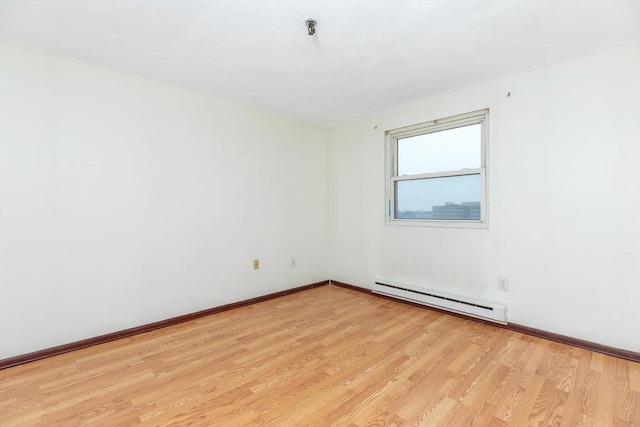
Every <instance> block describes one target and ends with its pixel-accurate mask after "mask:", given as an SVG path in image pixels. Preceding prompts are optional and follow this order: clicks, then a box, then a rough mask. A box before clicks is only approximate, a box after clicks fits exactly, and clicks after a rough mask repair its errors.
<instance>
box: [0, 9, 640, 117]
mask: <svg viewBox="0 0 640 427" xmlns="http://www.w3.org/2000/svg"><path fill="white" fill-rule="evenodd" d="M307 18H314V19H316V20H317V22H318V24H317V34H316V35H315V36H313V37H310V36H308V35H307V29H306V26H305V20H306V19H307ZM0 36H1V37H2V38H5V39H9V40H13V41H18V42H22V43H27V44H31V45H35V46H39V47H42V48H45V49H49V50H53V51H56V52H60V53H63V54H67V55H71V56H74V57H78V58H82V59H85V60H89V61H94V62H98V63H102V64H105V65H108V66H111V67H115V68H118V69H121V70H126V71H130V72H134V73H138V74H142V75H146V76H149V77H152V78H155V79H158V80H163V81H167V82H171V83H174V84H178V85H181V86H185V87H188V88H191V89H195V90H198V91H202V92H206V93H209V94H212V95H216V96H220V97H223V98H227V99H231V100H234V101H237V102H241V103H244V104H249V105H253V106H257V107H261V108H265V109H268V110H271V111H274V112H278V113H281V114H285V115H287V116H291V117H295V118H299V119H302V120H305V121H309V122H312V123H317V124H321V125H327V126H333V125H338V124H343V123H347V122H350V121H354V120H356V119H358V118H361V117H364V116H367V115H371V114H373V113H376V112H379V111H383V110H388V109H392V108H396V107H398V106H400V105H403V104H408V103H411V102H415V101H417V100H420V99H423V98H426V97H429V96H432V95H435V94H439V93H443V92H450V91H454V90H457V89H460V88H462V87H468V86H473V85H477V84H481V83H484V82H488V81H492V80H496V79H500V78H503V77H506V76H510V75H514V74H517V73H520V72H523V71H528V70H531V69H534V68H538V67H541V66H545V65H549V64H553V63H557V62H560V61H563V60H566V59H570V58H574V57H579V56H582V55H585V54H588V53H591V52H595V51H598V50H602V49H606V48H609V47H613V46H616V45H620V44H623V43H628V42H631V41H635V40H639V39H640V1H615V0H608V1H347V0H343V1H284V0H281V1H269V0H245V1H212V0H181V1H180V0H156V1H153V0H92V1H81V0H71V1H53V0H30V1H26V0H0Z"/></svg>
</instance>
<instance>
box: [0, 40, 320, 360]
mask: <svg viewBox="0 0 640 427" xmlns="http://www.w3.org/2000/svg"><path fill="white" fill-rule="evenodd" d="M0 67H1V68H0V79H1V80H0V99H1V101H0V111H1V115H0V135H1V137H2V139H1V145H0V150H1V151H0V158H1V171H2V175H1V176H0V185H1V187H0V190H1V209H0V227H1V228H0V232H1V236H2V239H1V242H0V263H1V264H0V358H4V357H9V356H13V355H17V354H23V353H27V352H31V351H35V350H39V349H42V348H47V347H51V346H55V345H59V344H65V343H69V342H72V341H76V340H80V339H84V338H88V337H93V336H97V335H100V334H104V333H108V332H113V331H117V330H121V329H125V328H129V327H133V326H137V325H141V324H145V323H149V322H153V321H157V320H162V319H166V318H169V317H173V316H177V315H181V314H185V313H189V312H193V311H196V310H201V309H205V308H209V307H213V306H218V305H221V304H225V303H229V302H233V301H238V300H243V299H247V298H251V297H256V296H260V295H264V294H268V293H271V292H276V291H280V290H284V289H288V288H292V287H295V286H299V285H303V284H307V283H312V282H317V281H320V280H326V279H327V272H328V235H329V232H328V210H327V205H328V197H329V196H328V188H329V176H328V153H329V151H328V148H329V147H328V142H329V137H330V132H329V130H327V129H323V128H320V127H315V126H311V125H306V124H302V123H300V122H296V121H292V120H288V119H285V118H282V117H278V116H275V115H271V114H267V113H265V112H260V111H258V110H255V109H252V108H249V107H244V106H240V105H237V104H233V103H230V102H227V101H224V100H220V99H216V98H213V97H210V96H206V95H203V94H198V93H196V92H191V91H187V90H184V89H181V88H177V87H174V86H171V85H167V84H164V83H160V82H157V81H154V80H150V79H147V78H144V77H140V76H135V75H131V74H127V73H123V72H119V71H116V70H113V69H109V68H106V67H102V66H99V65H95V64H91V63H87V62H83V61H79V60H75V59H71V58H68V57H64V56H60V55H56V54H53V53H48V52H45V51H41V50H38V49H34V48H30V47H25V46H21V45H16V44H12V43H2V45H1V46H0ZM292 256H294V257H296V258H297V266H296V267H295V268H291V267H290V266H289V264H290V259H291V257H292ZM254 258H259V259H260V262H261V268H260V270H257V271H254V270H253V269H252V260H253V259H254Z"/></svg>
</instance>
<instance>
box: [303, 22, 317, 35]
mask: <svg viewBox="0 0 640 427" xmlns="http://www.w3.org/2000/svg"><path fill="white" fill-rule="evenodd" d="M305 23H306V24H307V31H308V33H309V35H310V36H312V35H314V34H315V33H316V24H317V22H316V20H315V19H307V20H306V21H305Z"/></svg>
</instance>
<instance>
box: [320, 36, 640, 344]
mask: <svg viewBox="0 0 640 427" xmlns="http://www.w3.org/2000/svg"><path fill="white" fill-rule="evenodd" d="M639 76H640V45H639V44H637V43H634V44H631V45H626V46H622V47H619V48H616V49H611V50H608V51H604V52H601V53H599V54H596V55H592V56H589V57H584V58H580V59H576V60H572V61H569V62H566V63H563V64H559V65H556V66H552V67H548V68H544V69H539V70H536V71H533V72H529V73H526V74H522V75H518V76H516V77H513V78H509V79H506V80H501V81H498V82H495V83H492V84H489V85H485V86H482V87H478V88H474V89H469V90H464V91H461V92H458V93H454V94H449V95H447V96H442V97H439V98H435V99H430V100H427V101H425V102H423V103H420V104H417V105H412V106H410V107H407V108H405V109H402V110H399V111H395V112H392V113H388V114H383V115H380V116H379V117H376V118H372V119H367V120H363V121H361V122H359V123H357V124H355V125H352V126H346V127H341V128H338V129H334V130H333V135H332V148H331V162H332V184H331V185H332V207H331V210H332V217H331V218H332V219H331V221H332V227H331V228H332V229H331V254H332V259H331V266H332V278H333V279H334V280H338V281H343V282H347V283H351V284H354V285H357V286H361V287H366V288H368V287H369V286H370V284H371V278H373V277H381V278H386V279H388V280H393V281H396V282H402V283H407V284H411V285H417V286H422V287H425V288H430V289H439V290H443V291H447V292H450V293H454V294H459V295H466V296H470V297H476V298H480V299H485V300H489V301H495V302H502V303H504V304H506V305H507V306H508V314H509V319H510V321H511V322H513V323H518V324H521V325H526V326H530V327H534V328H539V329H543V330H547V331H551V332H556V333H560V334H564V335H568V336H572V337H575V338H580V339H585V340H589V341H592V342H596V343H600V344H604V345H609V346H613V347H617V348H623V349H628V350H632V351H636V352H637V351H640V78H639ZM508 92H511V97H507V93H508ZM487 107H488V108H490V110H491V118H490V141H489V203H490V204H489V216H490V218H489V221H490V224H489V229H488V230H476V229H434V228H427V227H400V226H388V225H385V223H384V210H385V209H384V207H385V202H384V197H385V196H384V161H385V160H384V131H385V130H388V129H393V128H398V127H401V126H406V125H411V124H415V123H420V122H424V121H428V120H432V119H438V118H443V117H447V116H451V115H454V114H459V113H465V112H469V111H474V110H479V109H482V108H487ZM375 126H377V129H376V128H375ZM499 276H506V277H508V278H509V280H510V289H509V291H508V292H501V291H498V289H497V288H498V277H499Z"/></svg>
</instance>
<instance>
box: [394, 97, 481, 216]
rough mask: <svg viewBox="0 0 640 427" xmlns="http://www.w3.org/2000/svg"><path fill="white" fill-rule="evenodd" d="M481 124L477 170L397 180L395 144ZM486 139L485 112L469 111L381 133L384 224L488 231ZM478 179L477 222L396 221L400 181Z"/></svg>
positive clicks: (407, 177) (396, 151)
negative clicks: (383, 167)
mask: <svg viewBox="0 0 640 427" xmlns="http://www.w3.org/2000/svg"><path fill="white" fill-rule="evenodd" d="M474 124H481V133H480V167H479V168H474V169H459V170H453V171H442V172H433V173H424V174H415V175H402V176H398V175H397V173H396V171H397V169H398V164H397V162H398V159H397V153H398V150H397V147H398V140H399V139H402V138H409V137H412V136H419V135H426V134H429V133H434V132H440V131H444V130H449V129H455V128H459V127H464V126H469V125H474ZM488 136H489V109H488V108H487V109H483V110H478V111H473V112H470V113H465V114H459V115H455V116H450V117H446V118H443V119H437V120H432V121H428V122H424V123H419V124H416V125H410V126H405V127H401V128H397V129H392V130H388V131H386V132H385V149H386V161H385V175H386V179H385V181H386V192H385V201H386V213H385V218H386V219H385V223H386V224H387V225H403V226H424V227H441V228H488V227H489V215H488V197H487V194H488V189H487V185H488V179H487V165H488V155H487V153H488V139H489V138H488ZM478 174H479V175H480V182H481V184H480V220H447V219H408V218H396V194H395V188H396V183H397V182H400V181H411V180H417V179H428V178H441V177H454V176H464V175H478Z"/></svg>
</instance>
